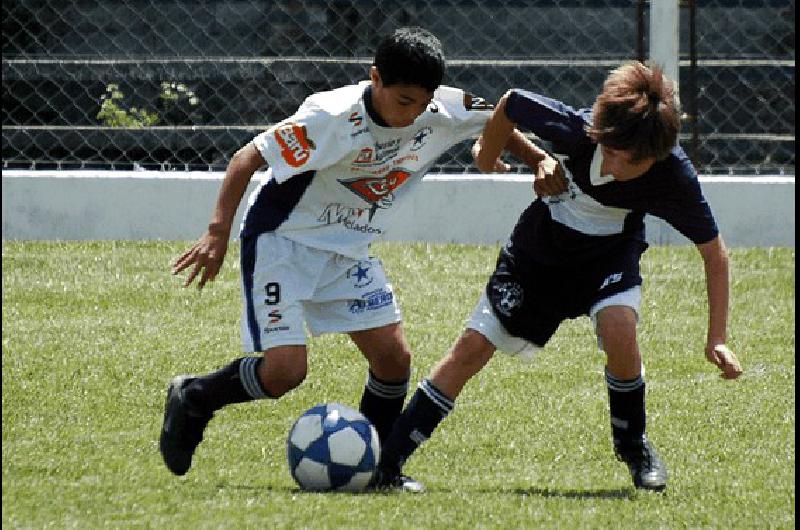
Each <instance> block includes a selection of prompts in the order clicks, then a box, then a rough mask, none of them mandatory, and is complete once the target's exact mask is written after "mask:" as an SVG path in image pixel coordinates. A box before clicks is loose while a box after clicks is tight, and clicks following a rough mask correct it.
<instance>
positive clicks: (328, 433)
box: [286, 403, 381, 492]
mask: <svg viewBox="0 0 800 530" xmlns="http://www.w3.org/2000/svg"><path fill="white" fill-rule="evenodd" d="M380 454H381V451H380V441H379V440H378V432H377V431H376V430H375V427H374V426H373V425H372V423H370V421H369V420H368V419H367V418H365V417H364V415H363V414H361V413H360V412H358V411H357V410H354V409H352V408H350V407H348V406H346V405H342V404H340V403H327V404H322V405H317V406H315V407H312V408H310V409H308V410H307V411H306V412H305V413H303V415H302V416H300V418H298V420H297V421H296V422H295V423H294V425H293V426H292V429H291V431H289V438H288V439H287V440H286V457H287V459H288V460H289V470H290V471H291V472H292V478H294V480H295V482H297V485H298V486H300V488H301V489H303V490H307V491H350V492H357V491H361V490H363V489H364V488H365V487H366V486H367V484H368V483H369V481H370V480H371V479H372V476H373V475H374V473H375V469H376V468H377V467H378V460H379V459H380Z"/></svg>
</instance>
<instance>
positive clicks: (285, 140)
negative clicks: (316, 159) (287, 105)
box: [275, 122, 316, 167]
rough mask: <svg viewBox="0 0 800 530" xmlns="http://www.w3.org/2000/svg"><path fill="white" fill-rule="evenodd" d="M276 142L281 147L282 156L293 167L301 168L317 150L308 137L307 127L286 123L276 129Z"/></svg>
mask: <svg viewBox="0 0 800 530" xmlns="http://www.w3.org/2000/svg"><path fill="white" fill-rule="evenodd" d="M275 140H277V142H278V145H280V146H281V156H282V157H283V159H284V160H285V161H286V163H287V164H289V165H290V166H292V167H300V166H302V165H303V164H305V163H306V162H308V159H309V158H311V150H312V149H316V146H315V145H314V142H313V141H312V140H311V138H309V137H308V131H307V130H306V126H305V125H302V126H301V125H297V124H296V123H291V122H289V123H284V124H282V125H280V126H278V128H277V129H275Z"/></svg>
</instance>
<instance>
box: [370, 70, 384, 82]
mask: <svg viewBox="0 0 800 530" xmlns="http://www.w3.org/2000/svg"><path fill="white" fill-rule="evenodd" d="M369 79H370V81H372V84H373V85H376V84H377V85H380V84H381V74H380V73H379V72H378V68H377V67H375V66H370V67H369Z"/></svg>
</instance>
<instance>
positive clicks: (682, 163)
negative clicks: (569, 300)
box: [506, 89, 719, 264]
mask: <svg viewBox="0 0 800 530" xmlns="http://www.w3.org/2000/svg"><path fill="white" fill-rule="evenodd" d="M506 114H507V116H508V118H509V119H510V120H511V121H512V122H514V123H515V124H516V125H517V127H518V128H519V129H521V130H525V131H530V132H532V133H533V134H535V135H536V136H538V137H539V138H541V139H542V140H545V141H547V142H549V143H550V144H551V146H552V149H553V152H552V153H551V154H553V155H554V156H555V157H556V158H558V159H559V160H560V161H561V163H562V165H563V166H564V169H565V173H566V176H567V179H568V181H569V188H568V190H567V191H566V192H564V193H562V194H560V195H557V196H552V197H540V198H537V199H536V200H535V201H534V202H533V203H532V204H531V205H530V206H529V207H528V208H527V209H526V210H525V211H524V212H523V214H522V216H521V217H520V219H519V221H518V223H517V226H516V227H515V228H514V232H513V234H512V236H511V243H512V246H513V247H514V249H515V251H516V252H521V253H522V254H525V255H527V256H528V257H530V258H533V259H535V260H536V261H540V262H543V263H550V264H559V263H576V262H580V261H585V260H592V259H595V258H596V257H598V256H601V255H603V254H606V253H608V252H615V251H617V250H618V251H623V252H624V251H625V250H624V249H626V248H632V247H637V246H639V247H641V246H643V243H644V240H645V233H644V216H645V214H650V215H654V216H656V217H659V218H661V219H663V220H664V221H666V222H667V223H669V224H670V225H672V226H673V227H674V228H675V229H676V230H678V231H679V232H680V233H682V234H683V235H684V236H686V237H687V238H688V239H690V240H691V241H692V242H693V243H695V244H700V243H706V242H708V241H711V240H712V239H714V238H715V237H716V236H717V234H718V232H719V231H718V229H717V224H716V222H715V221H714V216H713V214H712V213H711V209H710V208H709V206H708V203H707V202H706V200H705V198H704V197H703V194H702V191H701V189H700V184H699V182H698V180H697V173H696V172H695V170H694V167H693V166H692V164H691V162H690V160H689V159H688V157H687V156H686V153H685V152H684V151H683V149H682V148H681V147H680V146H679V145H676V146H675V147H673V149H672V151H671V152H670V154H669V156H667V158H665V159H664V160H659V161H657V162H655V163H654V164H653V166H652V167H651V168H650V169H649V170H648V171H647V172H646V173H644V174H643V175H641V176H640V177H637V178H635V179H633V180H629V181H624V182H621V181H616V180H614V179H613V178H611V177H610V176H604V175H601V174H600V167H601V164H602V152H601V149H600V148H599V146H598V144H597V143H595V142H594V141H593V140H592V139H591V138H590V137H589V135H588V134H587V132H586V128H587V125H588V124H589V123H590V122H591V109H580V110H574V109H573V108H571V107H569V106H567V105H565V104H564V103H561V102H559V101H556V100H553V99H550V98H546V97H544V96H541V95H539V94H534V93H532V92H527V91H525V90H519V89H516V90H513V91H512V92H511V93H510V96H509V98H508V101H507V105H506Z"/></svg>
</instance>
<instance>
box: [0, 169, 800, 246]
mask: <svg viewBox="0 0 800 530" xmlns="http://www.w3.org/2000/svg"><path fill="white" fill-rule="evenodd" d="M222 177H223V175H222V173H211V172H208V173H201V172H194V173H193V172H188V173H177V172H176V173H155V172H120V171H86V172H72V173H65V172H59V171H34V172H29V171H12V170H7V171H4V172H3V177H2V196H3V199H2V204H3V233H2V236H3V239H61V240H81V239H167V240H171V239H183V240H189V239H195V238H196V237H198V236H199V235H200V234H201V233H202V232H203V230H204V228H205V226H206V224H207V223H208V220H209V216H210V214H211V210H212V208H213V206H214V202H215V199H216V195H217V192H218V190H219V186H220V183H221V181H222ZM530 179H531V177H530V176H527V175H510V176H502V175H490V176H487V175H429V176H427V177H426V178H425V179H424V180H423V184H422V186H421V189H418V190H417V191H416V193H415V195H414V197H413V198H412V200H411V201H410V202H407V203H405V204H403V205H402V206H401V207H400V208H399V209H398V211H397V214H396V215H397V218H396V223H395V227H394V231H393V232H392V233H391V234H390V236H389V237H388V238H387V239H390V240H392V241H430V242H455V243H484V244H493V243H497V242H503V241H505V239H506V238H507V237H508V235H509V233H510V231H511V228H512V227H513V226H514V223H515V222H516V220H517V217H518V216H519V214H520V212H521V211H522V210H523V209H524V208H525V207H526V206H527V205H528V203H529V202H530V200H531V198H532V193H533V192H532V189H531V185H530ZM700 180H701V185H702V187H703V192H704V193H705V196H706V198H707V199H708V202H709V204H710V205H711V208H712V210H713V211H714V214H715V216H716V218H717V221H718V223H719V225H720V228H721V230H722V233H723V237H724V238H725V241H726V242H727V243H728V245H729V246H791V247H793V246H794V225H795V221H794V214H795V211H794V191H795V183H794V182H795V179H794V177H782V176H781V177H769V176H758V177H753V178H745V177H701V179H700ZM254 186H255V183H252V184H251V186H250V189H252V188H253V187H254ZM244 203H245V201H243V204H244ZM242 210H243V209H242V208H241V207H240V209H239V213H238V215H237V224H236V226H237V227H238V220H239V219H241V215H242ZM647 225H648V240H649V241H650V242H651V243H653V244H661V245H668V244H685V243H687V242H688V241H687V240H686V239H685V238H683V236H681V235H680V234H678V233H677V232H675V231H674V230H673V229H672V228H671V227H669V226H667V225H666V224H665V223H663V222H662V221H660V220H658V219H655V218H648V219H647Z"/></svg>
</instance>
